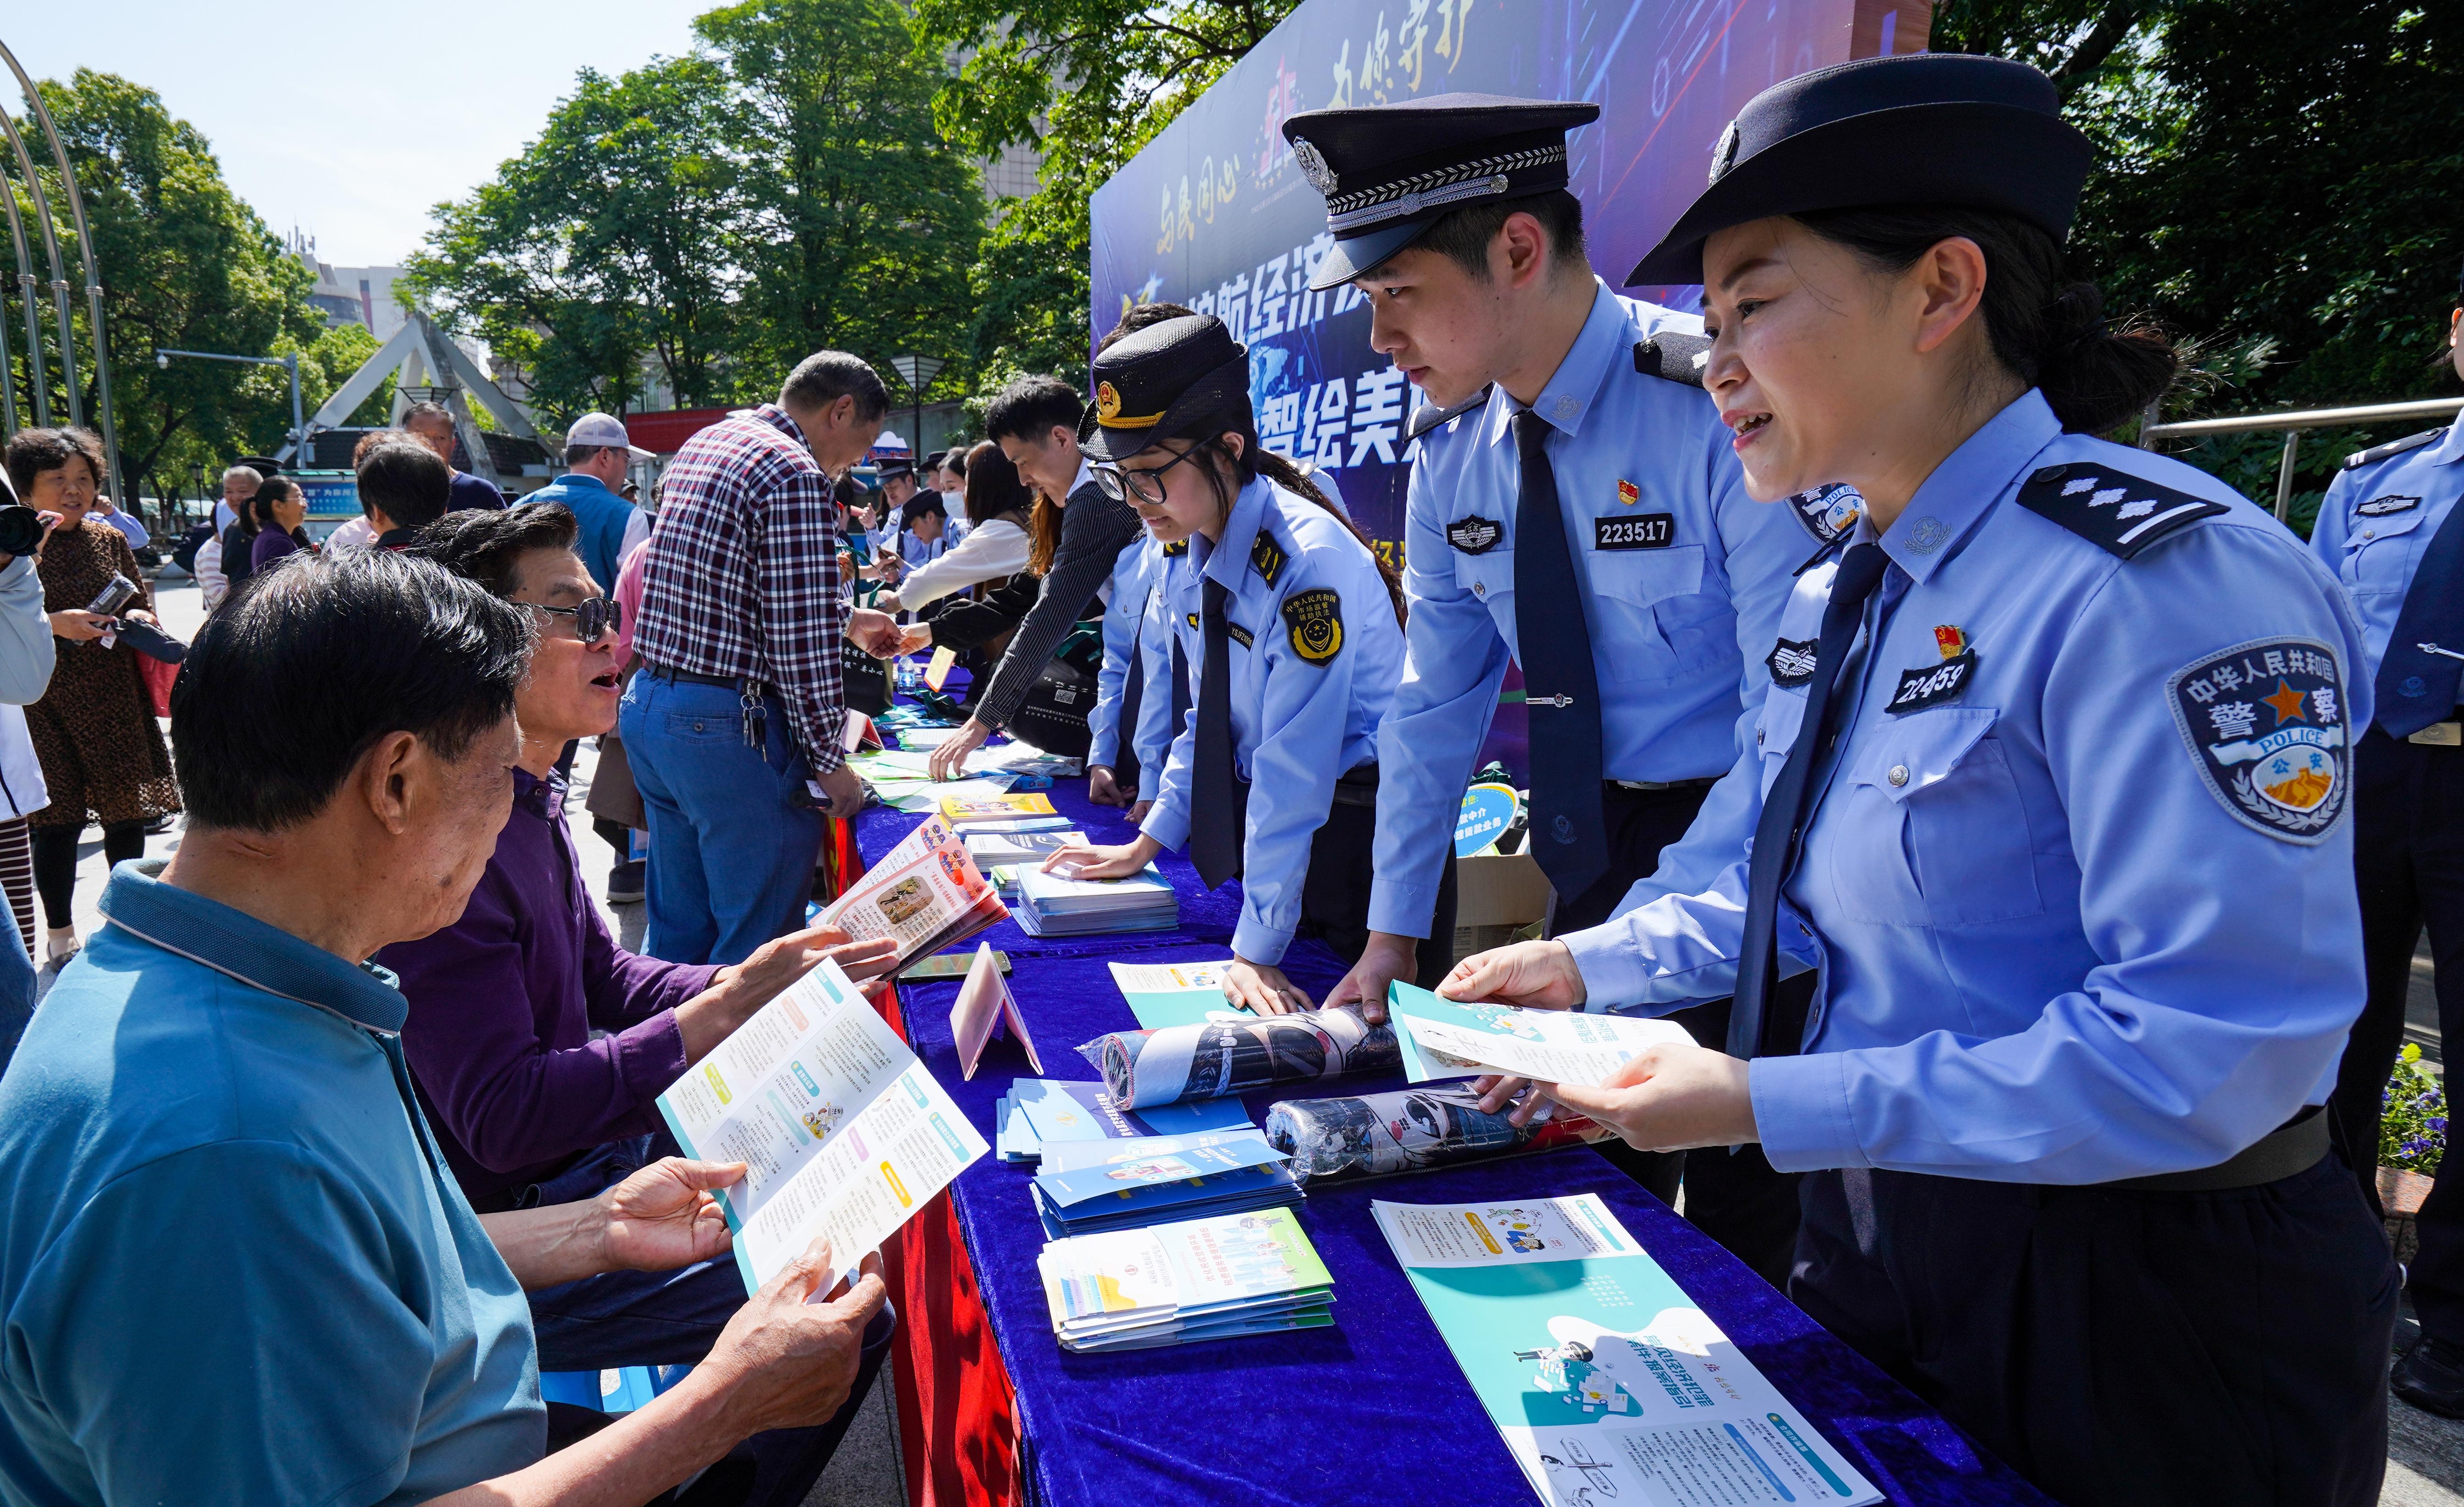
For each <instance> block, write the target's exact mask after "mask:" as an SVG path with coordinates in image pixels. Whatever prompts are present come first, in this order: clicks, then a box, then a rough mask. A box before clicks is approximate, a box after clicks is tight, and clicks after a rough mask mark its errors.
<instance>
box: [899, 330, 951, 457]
mask: <svg viewBox="0 0 2464 1507" xmlns="http://www.w3.org/2000/svg"><path fill="white" fill-rule="evenodd" d="M947 365H949V364H948V363H947V362H945V361H943V360H942V359H941V358H940V357H938V356H892V357H891V358H890V369H891V370H892V371H894V372H896V373H898V380H899V381H901V382H903V383H905V384H907V394H908V396H909V397H910V398H912V399H913V400H914V404H915V427H914V428H913V430H911V431H910V432H908V439H907V443H908V445H909V446H910V447H911V448H912V453H913V455H914V457H915V473H916V475H915V484H916V485H917V486H919V487H920V486H922V485H923V484H924V391H925V389H926V388H930V387H932V386H933V379H934V378H935V377H937V376H939V375H940V374H941V368H942V367H943V366H947Z"/></svg>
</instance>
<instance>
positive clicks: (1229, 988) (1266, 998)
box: [1223, 957, 1309, 1015]
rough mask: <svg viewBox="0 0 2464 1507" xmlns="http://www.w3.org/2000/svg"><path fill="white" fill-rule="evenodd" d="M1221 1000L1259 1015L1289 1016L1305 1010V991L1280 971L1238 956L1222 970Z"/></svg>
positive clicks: (1307, 996) (1268, 964) (1273, 966)
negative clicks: (1223, 999) (1242, 1006)
mask: <svg viewBox="0 0 2464 1507" xmlns="http://www.w3.org/2000/svg"><path fill="white" fill-rule="evenodd" d="M1223 997H1224V998H1225V999H1226V1000H1228V1001H1230V1002H1231V1003H1233V1004H1235V1005H1245V1006H1247V1007H1248V1008H1250V1009H1251V1010H1253V1011H1255V1012H1256V1013H1258V1014H1261V1015H1289V1014H1291V1013H1292V1012H1293V1011H1295V1010H1304V1009H1307V1008H1309V991H1308V990H1307V989H1304V988H1302V987H1301V986H1299V985H1297V984H1294V983H1293V982H1292V981H1291V980H1289V979H1287V978H1286V977H1284V970H1283V969H1281V968H1279V967H1276V966H1275V965H1274V964H1271V963H1251V962H1249V961H1248V960H1247V959H1245V958H1239V957H1236V958H1234V959H1233V960H1232V966H1230V967H1228V968H1226V969H1224V970H1223Z"/></svg>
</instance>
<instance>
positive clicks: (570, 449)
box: [522, 413, 651, 596]
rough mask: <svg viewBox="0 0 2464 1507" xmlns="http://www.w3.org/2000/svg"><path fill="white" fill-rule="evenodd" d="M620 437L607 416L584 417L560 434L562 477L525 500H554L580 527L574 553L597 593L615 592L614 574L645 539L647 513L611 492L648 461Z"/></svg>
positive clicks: (617, 423)
mask: <svg viewBox="0 0 2464 1507" xmlns="http://www.w3.org/2000/svg"><path fill="white" fill-rule="evenodd" d="M650 458H651V454H650V453H649V451H647V450H639V449H636V448H635V447H634V445H633V443H632V441H631V440H630V439H629V438H628V437H627V435H626V433H625V421H624V420H622V419H620V418H618V417H616V416H615V415H614V414H612V413H584V414H583V415H582V417H580V418H578V419H575V420H574V421H573V427H572V428H571V429H568V430H566V431H565V432H564V475H563V476H559V477H557V478H556V479H555V480H554V481H551V482H549V483H548V484H547V485H546V486H543V487H541V488H539V490H538V491H537V492H534V493H532V494H531V495H530V496H529V497H526V498H524V499H522V500H523V501H525V502H554V503H557V504H559V505H561V506H562V507H563V508H564V510H565V511H566V512H569V513H571V514H572V515H573V516H574V518H575V519H576V520H578V521H580V522H581V524H582V535H581V538H580V539H579V540H578V541H577V542H576V543H575V544H574V548H575V550H576V551H577V552H578V553H579V554H580V555H581V556H582V563H583V565H588V566H589V567H590V574H591V578H592V579H593V580H595V581H597V582H598V583H599V589H601V590H602V591H605V592H606V593H607V594H608V595H609V596H614V595H615V594H616V572H617V571H618V570H619V569H621V568H623V566H624V564H625V557H626V556H627V555H629V554H631V553H632V552H633V546H634V545H636V544H638V543H641V542H642V541H644V540H646V539H648V538H649V537H650V519H649V514H647V513H644V512H643V511H642V510H641V509H640V508H637V507H635V506H634V505H633V504H632V503H630V502H627V501H626V500H625V498H624V496H623V494H621V493H619V492H618V491H617V490H616V489H617V488H618V487H621V486H623V485H624V484H625V473H626V472H627V471H628V470H630V469H631V468H632V465H633V462H635V461H637V460H649V459H650Z"/></svg>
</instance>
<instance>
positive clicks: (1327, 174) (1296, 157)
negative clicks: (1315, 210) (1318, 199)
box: [1292, 136, 1334, 193]
mask: <svg viewBox="0 0 2464 1507" xmlns="http://www.w3.org/2000/svg"><path fill="white" fill-rule="evenodd" d="M1292 161H1294V162H1296V163H1298V164H1300V168H1301V176H1302V177H1304V178H1307V179H1308V180H1309V187H1310V188H1315V189H1316V190H1317V191H1318V192H1320V193H1332V192H1333V191H1334V169H1333V168H1332V167H1330V166H1327V161H1326V153H1324V152H1322V151H1319V150H1318V149H1317V144H1316V143H1314V142H1312V141H1310V140H1309V138H1308V137H1306V136H1295V137H1293V138H1292Z"/></svg>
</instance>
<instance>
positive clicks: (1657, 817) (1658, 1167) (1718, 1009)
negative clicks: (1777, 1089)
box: [1549, 785, 1814, 1287]
mask: <svg viewBox="0 0 2464 1507" xmlns="http://www.w3.org/2000/svg"><path fill="white" fill-rule="evenodd" d="M1710 793H1711V792H1710V790H1709V788H1708V787H1700V788H1695V789H1683V790H1629V789H1627V788H1626V787H1623V786H1621V785H1610V786H1608V787H1606V788H1605V790H1604V792H1603V794H1602V798H1601V809H1602V814H1603V815H1604V816H1605V817H1606V818H1607V820H1608V828H1609V872H1608V873H1607V874H1606V875H1604V876H1602V877H1601V878H1600V880H1599V881H1598V882H1597V883H1595V884H1594V885H1593V886H1592V887H1591V888H1590V889H1588V890H1585V891H1584V892H1583V893H1582V894H1580V895H1578V896H1576V897H1575V898H1573V899H1572V900H1567V899H1564V898H1560V899H1559V900H1558V902H1557V906H1556V911H1555V914H1554V915H1553V916H1551V919H1550V926H1549V933H1550V935H1551V936H1552V937H1553V936H1563V935H1565V934H1566V933H1568V932H1570V931H1581V930H1582V929H1584V928H1585V927H1587V926H1596V925H1598V924H1599V923H1600V922H1602V921H1604V920H1608V919H1609V917H1610V915H1611V914H1612V913H1613V912H1615V911H1616V910H1617V901H1619V900H1621V899H1623V898H1625V892H1626V891H1627V890H1629V889H1632V888H1633V887H1634V882H1635V881H1636V880H1637V879H1640V878H1644V877H1646V876H1648V875H1650V874H1651V872H1652V871H1653V870H1655V869H1657V868H1659V867H1660V851H1661V849H1662V848H1665V847H1667V846H1668V845H1669V844H1670V843H1673V842H1675V841H1676V840H1677V839H1678V838H1680V837H1683V835H1685V829H1686V828H1687V827H1689V826H1691V825H1693V821H1694V813H1695V812H1696V811H1699V810H1701V809H1703V802H1704V799H1705V797H1707V796H1708V795H1709V794H1710ZM1780 987H1781V988H1783V989H1793V988H1802V989H1811V988H1813V987H1814V975H1812V974H1810V973H1808V974H1803V975H1800V976H1799V977H1798V978H1796V979H1794V980H1792V981H1788V982H1785V983H1783V984H1781V985H1780ZM1668 1018H1669V1019H1671V1020H1673V1021H1675V1022H1677V1023H1678V1024H1679V1025H1681V1026H1683V1027H1684V1028H1685V1030H1686V1031H1687V1032H1688V1033H1690V1034H1691V1035H1692V1036H1693V1038H1694V1040H1695V1041H1696V1042H1697V1043H1698V1044H1700V1045H1702V1046H1705V1047H1708V1048H1710V1049H1711V1050H1713V1051H1715V1052H1726V1051H1727V1047H1728V1002H1727V1000H1718V1001H1714V1002H1713V1003H1711V1004H1708V1005H1697V1006H1695V1007H1693V1008H1690V1009H1682V1010H1679V1011H1677V1012H1676V1013H1675V1014H1673V1015H1671V1016H1669V1017H1668ZM1598 1149H1599V1151H1600V1154H1601V1155H1603V1156H1605V1157H1607V1158H1608V1159H1609V1160H1610V1161H1611V1162H1613V1163H1617V1167H1618V1169H1619V1170H1621V1171H1623V1172H1624V1173H1625V1174H1626V1175H1627V1176H1628V1177H1631V1178H1633V1179H1634V1180H1635V1181H1636V1182H1638V1183H1639V1184H1641V1185H1642V1186H1645V1187H1647V1188H1649V1189H1651V1191H1652V1192H1653V1193H1655V1194H1657V1195H1658V1196H1659V1197H1660V1199H1661V1202H1662V1203H1667V1204H1674V1203H1676V1202H1677V1186H1678V1183H1679V1181H1680V1179H1681V1178H1682V1179H1683V1183H1684V1186H1685V1217H1686V1218H1687V1219H1689V1220H1691V1221H1692V1222H1693V1223H1694V1225H1695V1227H1696V1228H1697V1229H1699V1230H1702V1231H1703V1232H1704V1233H1705V1234H1706V1235H1709V1236H1710V1237H1711V1238H1712V1239H1714V1240H1717V1241H1718V1242H1720V1244H1722V1245H1723V1246H1726V1247H1727V1249H1728V1251H1729V1252H1731V1253H1732V1254H1734V1255H1735V1256H1736V1257H1737V1258H1738V1259H1739V1260H1741V1261H1743V1262H1745V1263H1746V1264H1747V1265H1748V1266H1750V1267H1752V1268H1753V1269H1754V1270H1755V1271H1756V1272H1759V1273H1761V1274H1762V1276H1763V1279H1764V1280H1765V1281H1767V1282H1770V1283H1771V1285H1772V1286H1774V1287H1778V1286H1781V1285H1783V1284H1785V1283H1786V1282H1787V1280H1788V1270H1789V1261H1790V1259H1791V1257H1792V1255H1793V1252H1794V1251H1795V1249H1796V1219H1797V1199H1796V1177H1795V1175H1794V1174H1793V1173H1785V1172H1775V1171H1773V1170H1771V1163H1770V1162H1769V1161H1768V1160H1766V1159H1765V1158H1764V1156H1763V1153H1762V1148H1761V1147H1760V1146H1745V1147H1741V1148H1739V1149H1738V1150H1737V1151H1735V1152H1733V1153H1732V1152H1730V1151H1728V1150H1727V1148H1726V1147H1714V1148H1711V1149H1707V1150H1703V1151H1679V1152H1656V1151H1637V1150H1635V1149H1634V1148H1632V1147H1631V1146H1628V1145H1627V1144H1626V1143H1625V1142H1624V1141H1603V1142H1601V1143H1600V1146H1599V1148H1598Z"/></svg>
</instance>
